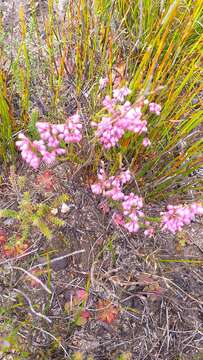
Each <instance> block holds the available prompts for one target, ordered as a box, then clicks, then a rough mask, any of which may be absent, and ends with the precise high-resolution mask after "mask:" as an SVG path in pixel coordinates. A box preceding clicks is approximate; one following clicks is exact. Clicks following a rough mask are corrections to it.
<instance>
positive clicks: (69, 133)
mask: <svg viewBox="0 0 203 360" xmlns="http://www.w3.org/2000/svg"><path fill="white" fill-rule="evenodd" d="M36 127H37V129H38V132H39V135H40V140H35V141H33V142H32V141H31V140H30V139H28V138H27V137H26V136H25V135H24V134H22V133H20V134H19V135H18V141H16V146H17V147H18V149H19V150H20V151H21V155H22V158H23V159H24V160H25V161H26V162H27V163H28V164H29V165H30V166H31V167H33V169H35V170H36V169H38V167H39V165H40V163H41V161H44V162H45V163H46V164H51V163H53V162H54V161H55V159H56V156H57V155H63V154H65V149H63V148H62V147H61V142H62V141H63V142H64V143H69V142H76V143H77V142H79V141H80V140H81V139H82V134H81V130H82V124H81V122H80V117H79V115H78V114H75V115H73V116H71V117H69V118H68V119H67V121H66V123H65V124H50V123H47V122H37V123H36Z"/></svg>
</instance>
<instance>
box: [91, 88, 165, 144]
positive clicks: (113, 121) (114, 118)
mask: <svg viewBox="0 0 203 360" xmlns="http://www.w3.org/2000/svg"><path fill="white" fill-rule="evenodd" d="M129 94H130V90H129V89H128V88H127V87H126V86H125V87H123V88H119V89H114V90H113V98H110V96H106V97H105V98H104V100H103V105H104V107H105V108H106V110H107V111H108V114H107V116H103V117H102V120H101V122H99V123H96V122H92V126H93V127H95V128H96V136H97V137H98V138H99V139H100V142H101V143H102V145H103V146H104V147H105V148H106V149H110V148H111V147H113V146H115V145H117V144H118V142H119V140H120V139H121V138H122V136H123V135H124V133H125V132H126V131H131V132H133V133H137V134H139V135H140V134H142V133H147V121H146V120H142V111H141V110H142V105H141V104H139V105H136V106H132V104H131V103H130V102H129V101H126V102H125V103H124V104H119V102H120V103H122V102H123V101H124V99H125V97H126V96H127V95H129ZM144 104H148V101H147V100H145V101H144V102H143V105H144ZM149 109H150V111H153V112H156V114H157V115H159V114H160V110H161V107H160V105H158V104H156V103H150V104H149ZM143 145H144V146H145V147H146V146H149V145H150V140H149V139H148V138H147V137H145V138H144V140H143Z"/></svg>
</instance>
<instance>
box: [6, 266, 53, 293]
mask: <svg viewBox="0 0 203 360" xmlns="http://www.w3.org/2000/svg"><path fill="white" fill-rule="evenodd" d="M12 269H16V270H20V271H22V272H24V273H25V274H26V275H28V276H29V277H30V278H31V279H32V280H34V281H36V282H37V283H38V284H40V285H41V286H42V287H43V289H44V290H45V291H47V292H48V294H52V292H51V291H50V290H49V289H48V287H47V286H46V285H45V284H44V283H43V282H42V281H41V280H40V279H39V278H38V277H36V276H35V275H33V274H31V273H30V272H28V271H27V270H25V269H23V268H21V267H19V266H12Z"/></svg>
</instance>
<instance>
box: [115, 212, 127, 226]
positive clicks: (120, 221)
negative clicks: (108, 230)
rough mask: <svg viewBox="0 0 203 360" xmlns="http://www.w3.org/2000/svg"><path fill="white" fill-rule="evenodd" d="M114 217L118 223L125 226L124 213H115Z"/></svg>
mask: <svg viewBox="0 0 203 360" xmlns="http://www.w3.org/2000/svg"><path fill="white" fill-rule="evenodd" d="M112 219H113V222H114V223H115V224H116V225H121V226H124V224H125V222H124V219H123V215H122V214H119V213H114V214H113V218H112Z"/></svg>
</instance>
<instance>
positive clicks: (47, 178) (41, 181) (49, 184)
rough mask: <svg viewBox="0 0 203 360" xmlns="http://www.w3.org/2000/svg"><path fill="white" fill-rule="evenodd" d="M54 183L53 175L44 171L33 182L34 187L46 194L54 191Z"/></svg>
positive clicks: (48, 171)
mask: <svg viewBox="0 0 203 360" xmlns="http://www.w3.org/2000/svg"><path fill="white" fill-rule="evenodd" d="M54 182H55V180H54V174H53V172H52V171H50V170H46V171H44V172H43V173H42V174H40V175H38V176H37V178H36V181H35V183H36V185H38V186H39V187H41V188H43V189H44V190H45V191H47V192H49V191H52V190H53V189H54Z"/></svg>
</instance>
